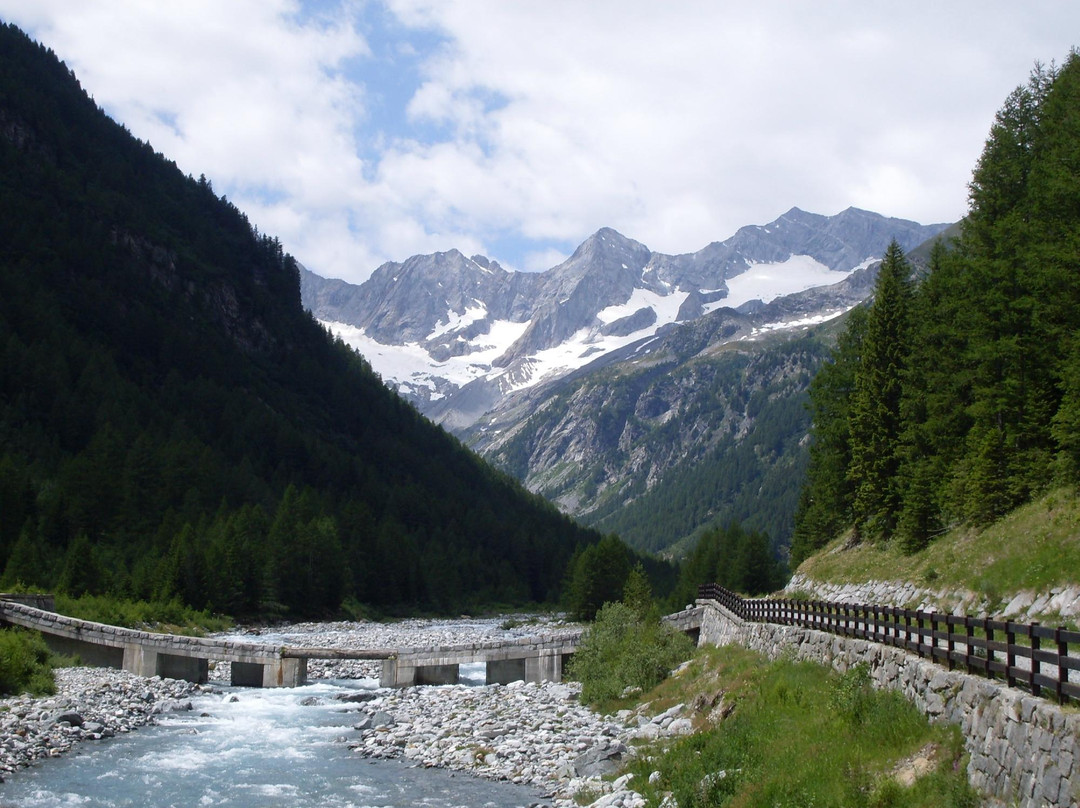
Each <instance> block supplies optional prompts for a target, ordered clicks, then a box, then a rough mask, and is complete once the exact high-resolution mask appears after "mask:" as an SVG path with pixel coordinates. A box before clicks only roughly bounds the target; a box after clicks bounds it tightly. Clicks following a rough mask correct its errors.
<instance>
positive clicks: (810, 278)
mask: <svg viewBox="0 0 1080 808" xmlns="http://www.w3.org/2000/svg"><path fill="white" fill-rule="evenodd" d="M871 260H873V259H868V260H867V262H864V263H863V264H860V266H865V265H866V263H868V262H869V261H871ZM858 268H859V267H856V268H855V269H858ZM854 271H855V270H854V269H852V270H851V272H854ZM851 272H843V271H839V270H835V269H829V268H828V267H827V266H825V265H824V264H822V263H821V262H820V261H817V260H815V259H813V258H811V257H810V256H809V255H793V256H791V257H790V258H789V259H787V260H786V261H783V262H781V263H779V264H758V263H753V262H752V263H751V264H750V266H749V268H748V269H747V270H746V271H745V272H742V273H740V274H738V275H736V276H734V277H732V278H728V279H727V288H728V294H727V297H725V298H723V299H721V300H718V301H716V302H714V303H710V304H708V305H707V306H706V307H705V311H707V312H708V311H714V310H716V309H718V308H720V307H721V306H728V307H730V308H733V309H734V308H737V307H739V306H741V305H743V304H744V303H749V302H750V301H751V300H760V301H761V302H762V303H769V302H770V301H772V300H775V299H776V298H778V297H782V296H784V295H792V294H795V293H796V292H805V291H806V290H807V289H813V288H814V287H816V286H829V285H831V284H834V283H838V282H840V281H842V280H843V279H844V278H846V277H847V276H848V275H850V274H851Z"/></svg>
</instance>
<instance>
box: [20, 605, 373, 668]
mask: <svg viewBox="0 0 1080 808" xmlns="http://www.w3.org/2000/svg"><path fill="white" fill-rule="evenodd" d="M8 597H11V596H4V598H5V599H0V622H2V623H7V624H10V625H14V626H22V627H24V628H29V629H33V630H35V631H40V632H41V634H42V636H43V637H44V638H45V642H46V644H48V646H49V647H50V648H51V649H52V650H53V651H55V652H56V653H58V654H67V655H71V656H78V657H79V658H80V659H81V660H82V661H83V663H85V664H87V665H94V666H99V667H104V668H123V669H124V670H126V671H130V672H131V673H134V674H137V675H139V676H162V677H168V678H172V679H185V680H187V681H189V682H200V683H201V682H206V681H207V679H208V678H209V670H210V661H211V660H213V661H215V662H220V663H225V662H227V663H229V664H230V666H231V681H232V683H233V684H234V685H243V686H247V687H296V686H298V685H302V684H304V683H305V682H306V681H307V662H308V660H309V659H385V658H387V657H389V656H391V655H392V654H393V653H394V652H393V651H391V650H386V649H374V650H369V651H342V650H340V649H335V648H292V647H288V646H275V645H265V644H259V643H247V642H236V641H233V640H216V639H208V638H205V637H185V636H182V635H178V634H158V633H156V632H152V631H139V630H137V629H130V628H121V627H119V626H109V625H106V624H104V623H94V622H92V621H89V620H79V619H77V618H74V617H66V616H64V615H62V614H57V613H56V612H54V611H49V610H47V609H42V608H38V607H39V606H48V605H51V604H50V603H49V602H48V601H41V600H37V601H36V605H28V602H29V601H30V600H32V599H33V598H35V597H38V598H40V596H30V598H24V597H20V600H23V601H27V602H23V603H19V602H15V601H14V600H9V599H6V598H8Z"/></svg>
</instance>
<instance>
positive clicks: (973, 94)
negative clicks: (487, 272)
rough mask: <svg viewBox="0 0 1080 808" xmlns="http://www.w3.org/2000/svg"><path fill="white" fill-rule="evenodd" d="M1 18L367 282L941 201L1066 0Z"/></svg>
mask: <svg viewBox="0 0 1080 808" xmlns="http://www.w3.org/2000/svg"><path fill="white" fill-rule="evenodd" d="M313 8H317V9H318V11H317V13H315V12H313V11H312V9H313ZM0 17H3V18H4V19H6V20H8V21H11V22H15V23H16V24H19V25H22V26H24V27H25V28H27V29H28V31H29V32H30V33H31V35H33V36H35V37H36V38H38V39H40V40H42V41H44V42H45V43H46V44H47V45H49V46H50V47H52V48H53V49H54V50H56V51H57V53H58V54H59V55H60V56H61V58H63V59H65V60H66V61H67V62H68V64H69V66H71V67H72V68H73V69H74V70H75V71H76V73H77V74H78V75H79V77H80V79H81V80H82V82H83V85H84V87H86V88H87V89H88V90H89V91H90V92H91V93H92V94H93V95H94V96H95V98H96V99H97V100H98V102H99V103H100V104H102V105H103V106H104V107H105V108H106V109H107V110H108V111H109V112H110V114H112V115H114V117H116V118H118V119H119V120H121V121H122V122H123V123H125V124H126V125H127V126H128V127H129V128H130V129H131V130H132V132H133V133H135V134H136V135H137V136H138V137H140V138H143V139H147V140H149V141H150V142H152V143H153V144H154V146H155V148H157V149H158V150H160V151H163V152H164V153H165V154H166V155H167V156H168V157H170V158H171V159H174V160H176V161H177V163H178V164H179V165H180V166H181V168H182V169H183V170H185V171H187V172H190V173H193V174H195V175H198V174H200V173H205V174H206V175H207V176H208V177H210V178H211V180H213V182H214V185H215V188H216V189H217V190H218V192H219V193H222V192H224V193H227V194H228V196H229V198H230V199H231V200H232V201H233V202H235V203H236V204H237V205H238V206H240V207H241V208H242V209H244V210H245V211H247V212H248V213H249V215H250V216H251V218H252V220H253V221H254V222H255V223H256V224H257V225H258V226H259V227H260V228H261V229H263V230H265V231H267V232H270V233H273V234H275V235H278V236H280V237H281V239H282V241H283V242H284V244H285V246H286V248H287V249H288V250H290V251H291V252H293V253H294V254H295V255H296V256H297V257H298V258H299V259H300V260H301V261H302V262H304V263H305V264H307V265H308V266H310V267H311V268H312V269H314V270H315V271H317V272H320V273H321V274H324V275H329V276H336V277H347V278H349V279H351V280H356V281H358V280H362V279H363V278H364V277H366V275H367V274H368V273H370V271H371V270H372V269H374V268H375V266H377V265H378V264H380V263H382V262H383V261H385V260H397V261H400V260H404V259H405V258H407V257H408V256H409V255H412V254H415V253H419V252H430V251H434V250H445V249H449V248H451V247H457V248H459V249H461V250H462V251H463V252H465V253H466V254H473V253H476V252H483V253H486V254H489V255H491V256H492V257H493V258H497V259H499V260H500V261H502V262H503V263H504V264H508V265H515V264H516V265H518V266H521V267H528V268H543V267H545V266H550V265H553V264H555V263H557V262H558V260H560V259H561V258H562V257H565V254H566V253H565V252H564V250H565V249H566V247H567V245H573V244H576V243H577V242H579V241H581V240H582V239H583V238H584V237H585V236H587V235H588V234H589V233H591V232H593V231H595V230H596V229H598V228H599V227H601V226H612V227H615V228H616V229H618V230H620V231H622V232H623V233H625V234H626V235H628V236H631V237H633V238H635V239H638V240H639V241H642V242H644V243H645V244H647V245H648V246H650V247H651V248H653V249H656V250H662V251H665V252H674V253H677V252H687V251H692V250H697V249H699V248H701V247H702V246H704V245H705V244H706V243H708V242H710V241H714V240H717V239H723V238H726V237H727V236H729V235H730V234H731V233H732V232H734V230H735V229H736V228H737V227H739V226H741V225H743V224H750V223H765V222H767V221H769V220H771V219H773V218H775V217H776V216H777V215H779V214H780V213H781V212H783V211H784V210H786V209H787V208H789V207H791V206H792V205H798V206H799V207H802V208H804V209H807V210H811V211H815V212H819V213H826V214H828V213H835V212H837V211H839V210H841V209H843V208H845V207H847V206H849V205H855V206H859V207H864V208H868V209H871V210H876V211H878V212H880V213H883V214H886V215H891V216H902V217H906V218H911V219H916V220H919V221H923V222H930V221H945V220H953V219H956V218H958V217H959V216H961V215H962V214H963V212H964V210H965V208H966V198H967V190H966V183H967V181H968V179H969V178H970V172H971V169H972V167H973V165H974V162H975V160H976V159H977V157H978V155H979V152H980V151H981V148H982V144H983V142H984V140H985V137H986V134H987V132H988V131H989V127H990V123H991V120H992V118H993V114H994V112H995V111H996V109H997V108H998V107H999V106H1000V104H1001V103H1002V102H1003V100H1004V98H1005V96H1006V95H1007V94H1008V92H1009V91H1010V90H1011V89H1012V88H1013V87H1015V86H1016V85H1018V84H1020V83H1022V82H1023V81H1024V80H1025V79H1026V76H1027V73H1028V71H1029V70H1030V68H1031V66H1032V65H1033V63H1034V61H1035V60H1036V59H1040V60H1043V61H1048V60H1050V59H1053V58H1057V59H1061V58H1063V57H1064V56H1065V54H1066V53H1067V51H1068V48H1069V47H1070V46H1071V45H1072V44H1073V42H1072V41H1071V38H1072V37H1074V36H1075V31H1076V30H1080V25H1078V23H1080V7H1077V6H1075V5H1073V4H1066V3H1049V2H1033V3H1024V4H1018V3H1014V2H1006V0H989V1H988V0H957V1H956V2H953V3H948V4H942V3H928V2H914V3H906V4H902V5H897V4H888V5H886V4H870V3H865V2H861V0H836V1H835V2H831V3H829V4H806V3H790V2H782V0H759V1H758V2H754V3H749V2H748V3H739V4H736V3H733V2H711V1H709V2H706V1H705V0H699V1H698V2H694V1H692V0H690V1H688V2H679V3H654V2H651V0H619V1H618V2H615V1H614V0H595V1H594V2H588V3H581V2H576V1H574V0H545V1H544V2H512V3H507V2H502V1H501V0H438V2H436V1H435V0H386V2H385V4H383V3H378V2H375V1H374V0H367V1H365V0H343V2H341V3H329V4H326V3H317V4H316V3H301V2H299V0H230V2H228V3H220V2H216V1H215V0H178V1H177V2H173V3H158V2H151V0H80V2H79V3H71V2H70V0H0ZM500 253H502V254H500ZM545 262H548V263H546V264H545Z"/></svg>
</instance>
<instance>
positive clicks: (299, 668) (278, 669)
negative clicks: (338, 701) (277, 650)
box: [229, 658, 307, 687]
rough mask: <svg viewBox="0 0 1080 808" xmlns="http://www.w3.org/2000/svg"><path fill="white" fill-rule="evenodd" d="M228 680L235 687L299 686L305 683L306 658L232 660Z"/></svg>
mask: <svg viewBox="0 0 1080 808" xmlns="http://www.w3.org/2000/svg"><path fill="white" fill-rule="evenodd" d="M230 665H231V670H230V672H229V675H230V681H231V683H232V684H233V685H236V686H237V687H300V685H304V684H307V660H306V659H294V658H289V659H279V660H274V661H272V662H232V663H230Z"/></svg>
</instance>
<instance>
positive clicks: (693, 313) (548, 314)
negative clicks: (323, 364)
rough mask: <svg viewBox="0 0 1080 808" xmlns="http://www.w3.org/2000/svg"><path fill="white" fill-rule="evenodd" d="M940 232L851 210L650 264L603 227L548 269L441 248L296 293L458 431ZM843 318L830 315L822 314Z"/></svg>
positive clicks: (790, 216)
mask: <svg viewBox="0 0 1080 808" xmlns="http://www.w3.org/2000/svg"><path fill="white" fill-rule="evenodd" d="M943 227H944V226H943V225H930V226H922V225H918V224H916V223H914V222H907V221H903V220H898V219H887V218H885V217H883V216H880V215H878V214H874V213H868V212H866V211H860V210H857V209H854V208H849V209H848V210H846V211H843V212H842V213H840V214H837V215H836V216H820V215H818V214H811V213H806V212H804V211H801V210H799V209H798V208H792V209H791V210H790V211H788V212H787V213H785V214H784V215H783V216H781V217H780V218H778V219H777V220H776V221H774V222H772V223H770V224H768V225H763V226H757V225H752V226H748V227H743V228H741V229H740V230H739V231H738V232H736V234H735V235H734V236H732V237H731V238H730V239H728V240H726V241H722V242H713V243H712V244H709V245H708V246H706V247H705V248H703V249H702V250H700V251H698V252H696V253H690V254H684V255H678V256H672V255H665V254H662V253H654V252H652V251H650V250H649V249H648V247H646V246H645V245H644V244H641V243H640V242H637V241H634V240H633V239H630V238H627V237H626V236H623V235H622V234H620V233H618V232H617V231H615V230H613V229H611V228H606V227H605V228H601V229H600V230H598V231H597V232H596V233H594V234H593V235H591V236H589V238H587V239H586V240H585V241H584V242H582V244H581V245H580V246H579V247H578V248H577V249H576V250H575V251H574V253H573V254H572V255H571V256H570V257H569V258H567V259H566V260H565V261H563V262H562V263H561V264H559V265H558V266H555V267H552V268H551V269H549V270H547V271H546V272H541V273H524V272H508V271H506V270H505V269H503V268H502V267H501V266H499V264H498V263H497V262H495V261H491V260H490V259H487V258H485V257H483V256H473V257H472V258H467V257H466V256H464V255H463V254H462V253H460V252H459V251H457V250H450V251H448V252H443V253H435V254H433V255H418V256H413V257H412V258H409V259H408V260H406V261H404V262H402V263H393V262H392V263H387V264H384V265H383V266H381V267H379V268H378V269H376V270H375V272H374V273H372V275H371V277H370V278H369V279H368V280H367V281H365V282H364V283H363V284H361V285H359V286H352V285H349V284H346V283H344V282H342V281H328V280H325V279H322V278H319V277H318V276H316V275H313V274H311V273H308V272H304V273H303V277H302V282H301V292H302V295H303V299H304V302H305V305H307V306H308V308H310V309H311V310H312V311H313V312H314V314H315V316H316V317H317V318H319V319H320V320H321V321H323V322H324V323H326V324H327V325H328V326H329V327H330V328H331V329H332V330H333V331H334V332H335V333H337V334H338V335H340V336H341V337H342V338H343V339H344V340H345V341H346V342H348V343H349V344H351V345H353V346H354V347H355V348H356V349H357V350H359V351H360V353H362V354H363V355H364V356H365V357H366V358H367V359H368V361H369V362H371V364H372V366H373V367H374V368H375V370H376V371H378V372H379V373H380V374H381V375H382V377H383V378H384V379H385V380H386V381H387V383H388V384H391V385H392V386H395V387H396V388H397V389H398V390H399V391H400V392H401V393H402V394H403V395H405V396H406V397H408V398H411V399H412V400H413V401H414V402H416V403H417V405H418V406H419V407H420V408H421V410H422V411H424V412H426V413H428V414H429V415H431V416H432V417H434V418H436V419H437V420H441V421H442V422H443V423H445V424H446V425H447V426H449V427H451V428H457V427H463V426H466V425H468V424H470V423H472V422H473V421H474V420H475V419H476V418H478V417H479V416H480V415H482V414H483V413H484V412H485V411H486V410H487V409H488V408H490V407H491V406H492V405H493V404H494V403H495V402H496V401H497V400H498V399H499V398H500V397H501V396H504V395H506V394H508V393H510V392H512V391H516V390H520V389H522V388H525V387H529V386H531V385H535V384H537V383H539V382H540V381H542V380H550V379H553V378H557V377H559V376H562V375H565V374H567V373H571V372H573V371H575V370H578V369H580V368H582V367H583V366H585V365H587V364H589V363H591V362H594V361H596V360H597V359H599V358H601V357H604V356H608V355H611V354H612V353H613V352H616V351H618V350H620V349H622V348H626V347H627V346H629V345H631V344H633V343H637V342H641V341H642V340H647V339H649V338H651V337H653V336H655V335H656V334H657V332H658V331H660V330H661V329H663V328H666V327H671V326H672V325H674V324H676V323H679V322H685V321H687V320H692V319H694V318H697V317H701V316H704V315H707V314H709V313H710V312H712V311H714V310H716V309H718V308H721V307H728V308H741V309H745V310H747V311H753V310H757V311H765V310H767V309H768V308H769V307H768V305H767V304H770V303H771V302H772V301H774V300H776V299H777V298H779V297H782V296H784V295H792V294H794V293H800V292H804V291H805V290H808V289H814V288H817V287H822V286H829V285H832V284H836V283H838V282H840V281H842V280H844V279H845V278H847V277H848V276H849V275H850V274H851V273H852V272H853V271H855V270H857V269H859V268H862V267H865V266H867V264H868V263H869V262H870V261H872V260H874V259H875V258H876V257H878V256H880V255H881V254H882V253H883V252H884V249H885V247H886V246H887V245H888V243H889V241H891V240H892V239H893V238H896V239H897V241H899V242H900V244H901V246H902V247H904V248H905V249H909V248H911V247H913V246H915V245H917V244H919V243H922V242H923V241H925V240H926V239H927V238H930V237H931V236H933V235H934V234H935V233H937V232H939V231H940V230H941V229H943ZM846 307H847V305H844V306H840V307H837V306H835V305H834V306H833V307H832V308H833V309H835V311H833V315H835V314H839V313H840V312H842V311H843V310H845V308H846ZM773 308H774V310H775V312H778V311H779V310H778V309H776V308H775V306H774V307H773ZM820 308H822V311H814V312H807V311H800V312H799V313H798V317H796V319H802V320H804V321H805V320H806V319H807V318H808V317H809V318H811V319H813V318H821V317H823V316H825V312H824V309H827V308H828V306H827V305H823V306H821V307H820ZM761 316H766V317H767V316H768V315H761ZM786 316H788V315H781V314H779V313H774V317H779V318H781V319H783V317H786ZM792 316H794V315H792ZM778 322H779V321H777V320H775V319H774V321H773V322H772V323H771V324H770V323H769V322H764V321H763V322H761V323H759V325H758V326H757V327H758V328H759V329H764V328H767V327H770V325H771V327H777V323H778ZM744 336H745V335H744Z"/></svg>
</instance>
